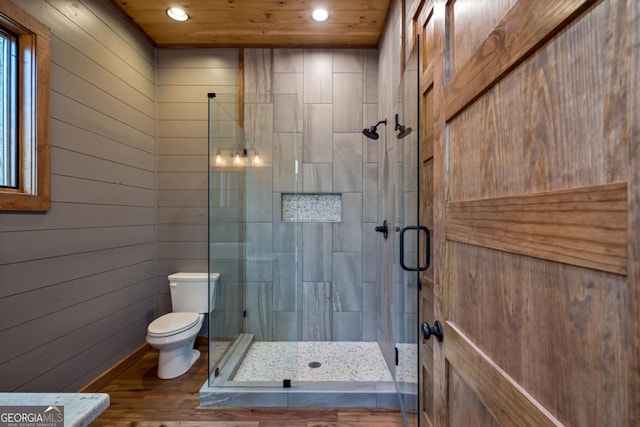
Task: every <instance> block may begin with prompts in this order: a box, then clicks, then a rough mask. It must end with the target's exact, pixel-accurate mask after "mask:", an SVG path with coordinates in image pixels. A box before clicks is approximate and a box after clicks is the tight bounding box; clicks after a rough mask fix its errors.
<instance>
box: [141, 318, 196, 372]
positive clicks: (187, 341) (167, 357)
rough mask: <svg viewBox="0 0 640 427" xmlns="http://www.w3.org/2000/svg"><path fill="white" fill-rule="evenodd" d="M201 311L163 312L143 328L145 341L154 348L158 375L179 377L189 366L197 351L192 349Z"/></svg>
mask: <svg viewBox="0 0 640 427" xmlns="http://www.w3.org/2000/svg"><path fill="white" fill-rule="evenodd" d="M203 322H204V314H201V313H167V314H165V315H164V316H161V317H159V318H157V319H156V320H154V321H153V322H151V323H150V324H149V326H148V328H147V343H149V345H150V346H152V347H154V348H157V349H158V350H160V351H159V357H158V377H160V378H162V379H171V378H176V377H179V376H180V375H182V374H184V373H185V372H187V371H188V370H189V368H191V366H193V364H194V363H195V362H196V360H198V358H199V357H200V352H199V351H198V350H196V349H195V348H193V346H194V344H195V340H196V337H197V336H198V332H200V328H202V323H203Z"/></svg>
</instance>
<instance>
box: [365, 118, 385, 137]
mask: <svg viewBox="0 0 640 427" xmlns="http://www.w3.org/2000/svg"><path fill="white" fill-rule="evenodd" d="M380 124H384V125H385V126H386V125H387V119H384V120H380V121H379V122H378V123H376V124H375V125H373V126H371V127H370V128H368V129H362V133H363V134H364V136H366V137H367V138H370V139H378V138H380V135H378V126H380Z"/></svg>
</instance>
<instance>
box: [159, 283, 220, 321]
mask: <svg viewBox="0 0 640 427" xmlns="http://www.w3.org/2000/svg"><path fill="white" fill-rule="evenodd" d="M219 277H220V274H219V273H211V294H212V295H215V292H216V289H215V287H216V284H217V282H218V278H219ZM169 290H170V291H171V311H173V312H191V313H208V312H209V273H174V274H171V275H169Z"/></svg>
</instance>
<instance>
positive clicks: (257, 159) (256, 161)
mask: <svg viewBox="0 0 640 427" xmlns="http://www.w3.org/2000/svg"><path fill="white" fill-rule="evenodd" d="M253 164H254V165H255V166H258V165H259V164H260V155H259V154H258V152H257V151H256V152H255V153H254V155H253Z"/></svg>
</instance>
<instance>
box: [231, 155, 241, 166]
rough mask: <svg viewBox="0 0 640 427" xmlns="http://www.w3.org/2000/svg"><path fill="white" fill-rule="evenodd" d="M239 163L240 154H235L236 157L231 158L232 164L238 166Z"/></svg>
mask: <svg viewBox="0 0 640 427" xmlns="http://www.w3.org/2000/svg"><path fill="white" fill-rule="evenodd" d="M240 163H242V159H240V154H239V153H236V155H235V156H234V157H233V164H234V165H239V164H240Z"/></svg>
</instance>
